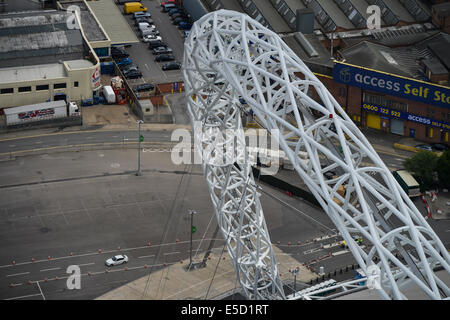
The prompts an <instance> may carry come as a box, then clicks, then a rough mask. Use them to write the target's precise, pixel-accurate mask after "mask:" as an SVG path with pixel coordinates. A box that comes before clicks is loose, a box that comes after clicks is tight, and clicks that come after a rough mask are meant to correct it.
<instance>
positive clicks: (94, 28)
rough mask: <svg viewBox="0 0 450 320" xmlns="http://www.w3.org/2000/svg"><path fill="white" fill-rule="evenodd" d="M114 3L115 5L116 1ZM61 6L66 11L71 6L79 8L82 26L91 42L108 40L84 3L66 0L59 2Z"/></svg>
mask: <svg viewBox="0 0 450 320" xmlns="http://www.w3.org/2000/svg"><path fill="white" fill-rule="evenodd" d="M112 2H113V3H114V1H112ZM59 4H60V5H61V7H62V8H63V9H65V10H67V9H68V8H69V7H70V6H77V7H78V8H80V18H81V26H82V28H83V32H84V35H85V36H86V38H87V40H88V41H89V42H93V41H104V40H108V37H107V36H106V35H105V33H104V32H103V30H102V28H101V27H100V25H99V24H98V22H97V20H96V19H95V17H94V16H93V15H92V13H91V11H90V10H89V8H88V7H87V6H86V3H85V2H84V1H80V0H65V1H59Z"/></svg>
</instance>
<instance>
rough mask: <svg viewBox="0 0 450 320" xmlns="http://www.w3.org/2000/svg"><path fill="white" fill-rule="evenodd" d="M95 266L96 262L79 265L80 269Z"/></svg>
mask: <svg viewBox="0 0 450 320" xmlns="http://www.w3.org/2000/svg"><path fill="white" fill-rule="evenodd" d="M93 264H95V262H90V263H84V264H79V265H78V266H79V267H84V266H91V265H93Z"/></svg>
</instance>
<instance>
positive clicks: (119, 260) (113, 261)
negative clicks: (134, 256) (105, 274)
mask: <svg viewBox="0 0 450 320" xmlns="http://www.w3.org/2000/svg"><path fill="white" fill-rule="evenodd" d="M127 262H128V257H127V256H126V255H124V254H119V255H117V256H114V257H112V258H109V259H108V260H106V262H105V264H106V266H107V267H111V266H117V265H119V264H123V263H127Z"/></svg>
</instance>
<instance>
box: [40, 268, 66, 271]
mask: <svg viewBox="0 0 450 320" xmlns="http://www.w3.org/2000/svg"><path fill="white" fill-rule="evenodd" d="M60 269H61V267H57V268H49V269H42V270H39V271H40V272H45V271H53V270H60Z"/></svg>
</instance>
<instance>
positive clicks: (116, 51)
mask: <svg viewBox="0 0 450 320" xmlns="http://www.w3.org/2000/svg"><path fill="white" fill-rule="evenodd" d="M111 56H112V58H113V59H114V60H116V59H123V58H128V57H129V56H130V55H129V54H128V52H126V51H125V50H124V49H121V48H116V47H111Z"/></svg>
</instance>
